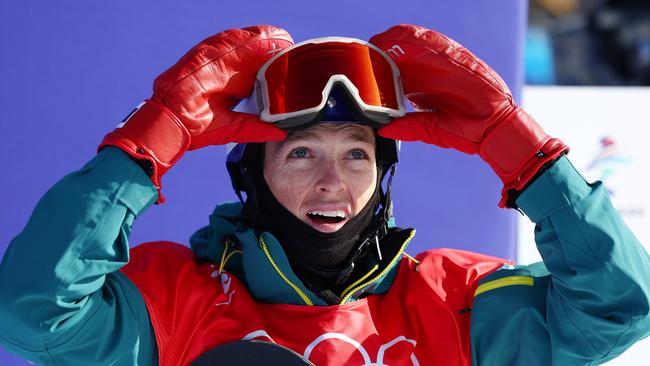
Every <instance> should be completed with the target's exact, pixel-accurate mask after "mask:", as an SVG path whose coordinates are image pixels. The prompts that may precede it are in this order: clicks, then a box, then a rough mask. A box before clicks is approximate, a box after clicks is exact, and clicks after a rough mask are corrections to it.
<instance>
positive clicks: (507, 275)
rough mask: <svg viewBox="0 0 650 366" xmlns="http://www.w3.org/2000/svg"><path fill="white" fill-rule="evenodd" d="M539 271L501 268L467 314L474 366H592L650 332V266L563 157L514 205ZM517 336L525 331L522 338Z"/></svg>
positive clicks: (598, 187) (597, 188) (596, 189)
mask: <svg viewBox="0 0 650 366" xmlns="http://www.w3.org/2000/svg"><path fill="white" fill-rule="evenodd" d="M517 204H518V205H519V207H520V208H521V209H522V210H523V211H524V212H525V213H526V214H527V215H528V217H529V218H530V219H531V220H532V221H533V222H535V224H536V226H535V241H536V243H537V247H538V249H539V251H540V253H541V255H542V258H543V261H544V263H543V264H542V263H538V264H534V265H530V266H523V267H516V268H512V269H501V270H499V271H497V272H495V273H494V274H492V275H490V276H487V277H486V278H485V279H483V281H482V284H481V286H482V288H481V286H479V289H478V290H477V295H476V298H475V302H474V308H473V311H472V314H473V315H472V316H473V318H472V349H473V353H474V363H475V364H476V365H591V364H600V363H603V362H605V361H607V360H609V359H612V358H614V357H615V356H616V355H618V354H620V353H622V352H623V351H624V350H625V349H627V348H628V347H630V346H631V345H632V344H633V343H634V342H636V341H637V340H639V339H641V338H643V337H646V336H647V335H648V334H650V317H649V316H648V314H649V303H650V301H649V296H650V276H648V270H649V269H650V258H649V257H648V254H647V253H646V251H645V250H644V249H643V247H642V246H641V244H640V243H639V242H638V240H637V239H636V238H635V236H634V234H632V232H630V230H629V229H628V228H627V226H626V225H625V223H624V222H623V220H622V219H621V217H620V216H619V214H618V212H617V211H616V210H615V209H614V207H613V206H612V204H611V202H610V200H609V196H608V194H607V191H606V189H605V188H604V187H603V185H602V183H600V182H597V183H593V184H587V183H586V182H585V180H584V178H582V177H581V176H580V175H579V174H578V173H577V172H576V171H575V169H574V168H573V166H571V164H570V163H569V161H568V160H567V159H566V158H562V159H560V160H559V161H558V162H556V163H555V164H554V165H553V166H552V167H551V168H549V169H548V171H546V172H545V173H544V174H542V175H541V176H540V177H539V178H538V179H537V180H535V182H533V184H531V186H530V187H529V188H527V189H526V190H525V191H524V192H523V193H522V194H521V196H520V197H519V199H518V200H517ZM522 330H526V331H522Z"/></svg>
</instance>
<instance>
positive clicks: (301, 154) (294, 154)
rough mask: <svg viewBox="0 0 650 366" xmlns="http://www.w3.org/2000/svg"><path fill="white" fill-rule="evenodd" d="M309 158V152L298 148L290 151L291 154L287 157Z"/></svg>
mask: <svg viewBox="0 0 650 366" xmlns="http://www.w3.org/2000/svg"><path fill="white" fill-rule="evenodd" d="M308 156H309V150H307V149H306V148H304V147H298V148H295V149H293V150H291V153H290V154H289V157H291V158H298V159H301V158H306V157H308Z"/></svg>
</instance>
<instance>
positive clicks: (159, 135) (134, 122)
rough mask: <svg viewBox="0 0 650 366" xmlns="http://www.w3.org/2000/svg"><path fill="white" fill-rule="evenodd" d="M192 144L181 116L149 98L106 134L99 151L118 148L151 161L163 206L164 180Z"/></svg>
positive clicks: (155, 184)
mask: <svg viewBox="0 0 650 366" xmlns="http://www.w3.org/2000/svg"><path fill="white" fill-rule="evenodd" d="M190 142H191V137H190V133H189V131H188V130H187V129H186V128H185V126H184V125H183V124H182V123H181V121H180V120H179V119H178V117H176V116H175V115H174V114H173V113H172V112H171V111H170V110H169V109H167V108H166V107H165V106H164V105H162V104H160V103H159V102H157V101H155V100H153V99H149V100H147V101H146V102H145V103H144V104H142V105H141V106H140V107H139V108H138V109H137V110H136V111H135V112H133V113H132V114H131V115H130V116H129V117H128V118H127V119H126V121H125V122H123V123H122V125H121V126H119V127H118V128H116V129H115V130H113V131H112V132H110V133H109V134H107V135H106V136H105V137H104V140H103V141H102V143H101V144H100V145H99V147H98V148H97V150H98V151H99V150H101V149H102V148H103V147H105V146H109V145H110V146H116V147H118V148H120V149H122V150H124V151H125V152H126V153H127V154H129V155H130V156H131V157H133V158H135V159H139V160H146V161H149V162H150V163H151V165H152V167H153V174H151V181H152V182H153V184H154V186H155V187H156V189H157V190H158V201H157V203H163V202H164V201H165V198H164V196H163V195H162V193H161V191H160V190H161V178H162V176H163V175H164V174H165V173H166V172H167V171H168V170H169V169H170V168H171V167H172V165H174V164H175V163H176V161H178V159H180V158H181V156H183V154H184V153H185V151H187V149H188V148H189V146H190Z"/></svg>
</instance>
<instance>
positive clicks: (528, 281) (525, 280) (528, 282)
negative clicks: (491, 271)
mask: <svg viewBox="0 0 650 366" xmlns="http://www.w3.org/2000/svg"><path fill="white" fill-rule="evenodd" d="M534 283H535V278H533V277H530V276H510V277H504V278H499V279H498V280H494V281H490V282H486V283H483V284H481V285H480V286H479V287H478V288H477V289H476V292H474V297H476V296H478V295H480V294H482V293H484V292H488V291H491V290H494V289H497V288H501V287H505V286H514V285H524V286H532V285H533V284H534Z"/></svg>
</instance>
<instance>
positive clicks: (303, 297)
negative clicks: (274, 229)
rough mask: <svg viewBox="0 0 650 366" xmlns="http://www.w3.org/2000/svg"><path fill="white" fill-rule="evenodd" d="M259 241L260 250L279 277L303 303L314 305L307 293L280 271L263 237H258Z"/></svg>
mask: <svg viewBox="0 0 650 366" xmlns="http://www.w3.org/2000/svg"><path fill="white" fill-rule="evenodd" d="M260 243H261V244H262V250H263V251H264V254H266V258H268V259H269V262H271V265H272V266H273V268H275V271H276V272H278V274H279V275H280V277H282V279H283V280H284V282H286V283H287V284H288V285H289V286H291V288H292V289H293V290H294V291H296V293H297V294H298V296H300V298H301V299H302V301H304V302H305V304H307V305H314V303H313V302H312V301H311V300H310V299H309V297H308V296H307V295H306V294H305V293H304V292H303V291H302V290H301V289H300V288H299V287H298V286H296V284H294V283H293V282H291V281H290V280H289V279H288V278H287V276H285V275H284V273H282V271H280V267H278V265H277V264H276V263H275V261H274V260H273V257H271V252H269V248H267V246H266V242H265V241H264V239H263V238H260Z"/></svg>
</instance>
